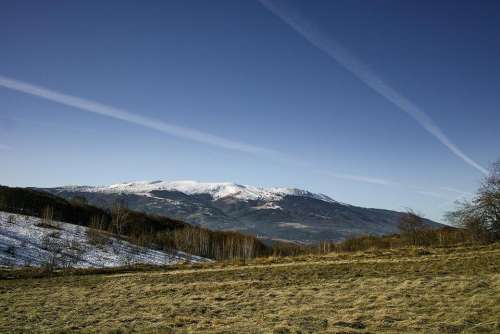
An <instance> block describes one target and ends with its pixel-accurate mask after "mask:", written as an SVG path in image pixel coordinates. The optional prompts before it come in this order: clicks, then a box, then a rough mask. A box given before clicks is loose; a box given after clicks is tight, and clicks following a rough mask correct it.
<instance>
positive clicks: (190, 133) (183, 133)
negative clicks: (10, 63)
mask: <svg viewBox="0 0 500 334" xmlns="http://www.w3.org/2000/svg"><path fill="white" fill-rule="evenodd" d="M0 86H2V87H5V88H8V89H11V90H15V91H18V92H22V93H26V94H29V95H33V96H37V97H40V98H43V99H46V100H50V101H53V102H56V103H60V104H63V105H66V106H70V107H74V108H78V109H80V110H83V111H87V112H90V113H94V114H98V115H101V116H107V117H111V118H114V119H118V120H121V121H125V122H128V123H132V124H136V125H141V126H143V127H146V128H150V129H153V130H157V131H160V132H163V133H166V134H169V135H172V136H175V137H180V138H184V139H189V140H192V141H196V142H201V143H204V144H208V145H213V146H218V147H222V148H225V149H229V150H234V151H240V152H244V153H257V154H263V153H266V154H276V153H277V152H274V151H272V150H270V149H267V148H263V147H258V146H253V145H249V144H245V143H240V142H237V141H234V140H230V139H226V138H222V137H218V136H215V135H212V134H209V133H206V132H202V131H198V130H195V129H191V128H186V127H180V126H177V125H173V124H169V123H166V122H163V121H160V120H157V119H153V118H149V117H144V116H141V115H138V114H135V113H131V112H129V111H126V110H123V109H118V108H115V107H111V106H108V105H104V104H101V103H98V102H94V101H91V100H87V99H82V98H79V97H76V96H71V95H67V94H63V93H60V92H56V91H54V90H50V89H46V88H43V87H40V86H35V85H32V84H29V83H25V82H21V81H18V80H13V79H10V78H6V77H3V76H0Z"/></svg>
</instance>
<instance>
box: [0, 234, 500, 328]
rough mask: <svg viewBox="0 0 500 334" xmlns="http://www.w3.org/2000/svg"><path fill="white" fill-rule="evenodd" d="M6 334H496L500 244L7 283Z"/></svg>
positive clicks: (2, 284) (3, 300)
mask: <svg viewBox="0 0 500 334" xmlns="http://www.w3.org/2000/svg"><path fill="white" fill-rule="evenodd" d="M0 332H2V333H21V332H29V333H52V332H53V333H65V332H83V333H87V332H89V333H94V332H95V333H106V332H111V333H129V332H134V333H135V332H138V333H415V332H422V333H461V332H463V333H495V332H496V333H498V332H500V245H499V244H495V245H490V246H481V247H457V248H445V249H428V250H423V249H400V250H390V251H371V252H365V253H354V254H330V255H324V256H308V257H300V258H284V259H272V258H269V259H259V260H256V261H255V262H251V263H247V264H246V265H230V264H221V263H215V264H211V265H205V266H203V267H201V268H191V267H189V266H186V267H180V268H177V269H175V270H171V269H168V270H167V269H165V270H158V269H156V270H154V271H138V272H129V273H119V272H118V273H105V274H90V275H69V276H60V277H46V278H23V279H19V278H18V279H7V280H0Z"/></svg>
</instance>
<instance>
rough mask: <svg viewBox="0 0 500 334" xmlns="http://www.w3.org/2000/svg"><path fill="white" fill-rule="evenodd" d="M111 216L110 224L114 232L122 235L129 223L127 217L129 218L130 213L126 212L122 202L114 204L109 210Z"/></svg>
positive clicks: (126, 209) (124, 204) (125, 206)
mask: <svg viewBox="0 0 500 334" xmlns="http://www.w3.org/2000/svg"><path fill="white" fill-rule="evenodd" d="M111 215H112V221H111V223H112V226H113V228H114V232H115V233H117V234H119V235H121V234H123V231H124V230H125V228H126V226H127V224H128V222H129V216H130V212H129V210H128V207H127V205H126V203H125V202H123V201H117V202H115V204H114V205H113V208H112V210H111Z"/></svg>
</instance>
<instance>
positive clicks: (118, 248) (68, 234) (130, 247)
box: [0, 212, 210, 268]
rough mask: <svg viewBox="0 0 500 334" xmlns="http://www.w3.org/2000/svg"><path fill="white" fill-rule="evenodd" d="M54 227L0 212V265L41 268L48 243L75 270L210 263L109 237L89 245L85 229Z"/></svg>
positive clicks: (26, 217) (69, 226) (60, 225)
mask: <svg viewBox="0 0 500 334" xmlns="http://www.w3.org/2000/svg"><path fill="white" fill-rule="evenodd" d="M55 226H57V228H50V227H42V226H41V219H40V218H36V217H30V216H24V215H18V214H11V213H7V212H0V265H3V266H24V265H31V266H41V265H43V264H44V263H45V262H46V261H47V260H48V259H49V257H50V251H49V250H47V244H49V243H50V244H51V245H53V246H56V247H60V248H61V249H63V251H62V252H63V254H65V258H66V259H69V260H72V261H74V263H72V266H73V267H77V268H95V267H116V266H123V265H128V264H136V263H143V264H154V265H171V264H175V263H178V262H185V261H188V262H206V261H210V260H208V259H205V258H202V257H199V256H194V255H190V254H187V253H184V252H175V253H169V252H164V251H159V250H153V249H150V248H145V247H140V246H137V245H134V244H131V243H129V242H127V241H124V240H120V239H117V238H115V237H112V236H109V238H107V239H108V240H107V241H106V242H105V243H104V244H102V245H93V244H90V243H89V242H88V240H87V237H86V234H87V228H86V227H84V226H79V225H73V224H68V223H62V222H56V223H55Z"/></svg>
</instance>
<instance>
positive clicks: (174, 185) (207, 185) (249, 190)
mask: <svg viewBox="0 0 500 334" xmlns="http://www.w3.org/2000/svg"><path fill="white" fill-rule="evenodd" d="M64 188H66V189H69V190H77V191H88V192H103V193H131V194H141V195H146V196H147V194H148V193H150V192H151V191H155V190H167V191H179V192H182V193H185V194H187V195H193V194H210V195H211V196H212V198H213V199H215V200H217V199H220V198H224V197H229V196H230V197H234V198H237V199H241V200H265V201H277V200H280V199H282V198H283V197H284V196H286V195H294V196H302V197H309V198H315V199H318V200H322V201H326V202H332V203H334V202H336V201H335V200H333V199H332V198H330V197H328V196H327V195H324V194H314V193H311V192H309V191H306V190H301V189H296V188H259V187H253V186H245V185H241V184H236V183H230V182H219V183H217V182H197V181H152V182H150V181H137V182H126V183H119V184H113V185H111V186H99V187H90V186H68V187H64Z"/></svg>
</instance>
